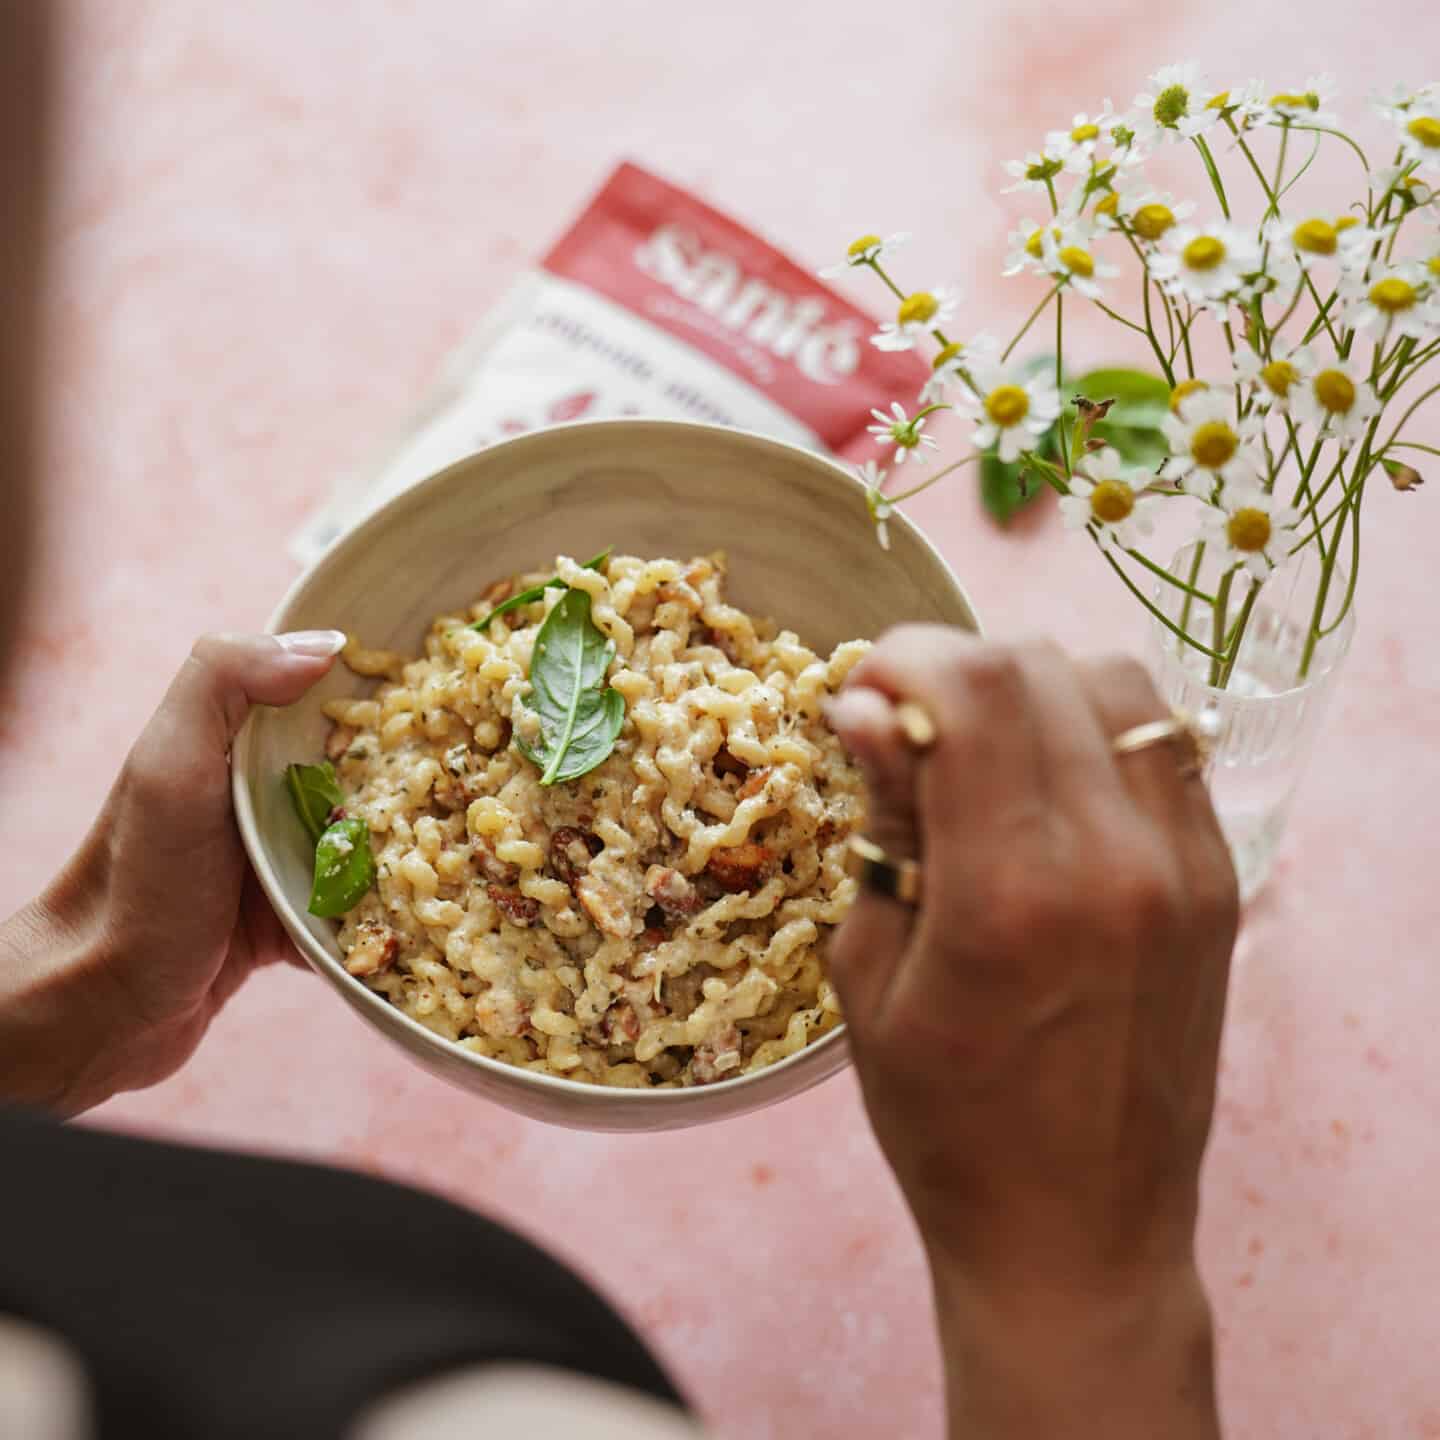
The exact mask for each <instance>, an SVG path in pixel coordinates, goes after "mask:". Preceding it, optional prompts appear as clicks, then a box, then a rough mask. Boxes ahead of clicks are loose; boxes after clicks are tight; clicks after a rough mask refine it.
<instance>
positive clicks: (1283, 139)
mask: <svg viewBox="0 0 1440 1440" xmlns="http://www.w3.org/2000/svg"><path fill="white" fill-rule="evenodd" d="M1231 128H1232V129H1233V128H1234V125H1233V123H1232V125H1231ZM1289 148H1290V127H1289V126H1288V125H1282V126H1281V127H1280V153H1279V154H1278V155H1276V157H1275V178H1274V179H1273V180H1271V182H1270V189H1271V191H1272V192H1273V193H1272V195H1271V196H1270V208H1269V210H1267V211H1266V212H1265V214H1266V216H1267V218H1268V217H1269V216H1271V215H1273V216H1275V218H1276V219H1277V220H1278V219H1279V218H1280V197H1281V196H1282V195H1283V194H1284V193H1285V189H1284V182H1285V155H1286V152H1287V151H1288V150H1289Z"/></svg>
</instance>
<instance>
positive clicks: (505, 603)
mask: <svg viewBox="0 0 1440 1440" xmlns="http://www.w3.org/2000/svg"><path fill="white" fill-rule="evenodd" d="M614 548H615V547H614V546H613V545H607V546H606V547H605V548H604V549H603V550H602V551H601V552H600V553H599V554H598V555H592V556H591V557H590V559H588V560H587V561H586V562H585V565H584V567H583V568H584V569H586V570H603V569H604V568H605V562H606V561H607V560H608V559H609V558H610V552H611V551H612V550H613V549H614ZM564 588H565V582H564V581H563V580H562V579H561V578H560V577H559V576H558V575H552V576H551V577H550V578H549V579H548V580H546V581H545V582H544V583H543V584H541V585H532V586H531V587H530V588H529V589H528V590H522V591H521V592H520V593H519V594H518V595H512V596H511V597H510V598H509V599H508V600H502V601H501V602H500V604H498V605H497V606H496V607H495V608H494V609H493V610H492V611H491V612H490V613H489V614H488V615H487V616H486V617H485V618H484V619H483V620H476V621H474V622H473V623H472V624H471V625H469V626H467V627H466V628H467V629H470V630H478V631H479V632H480V633H481V634H482V635H483V634H484V633H485V632H486V631H487V630H488V629H489V628H490V622H491V621H492V620H495V619H498V618H499V617H500V616H501V615H508V614H509V613H510V612H511V611H512V610H518V609H519V608H520V607H521V606H522V605H533V604H534V603H535V602H536V601H537V600H542V599H544V597H545V592H546V591H547V590H563V589H564Z"/></svg>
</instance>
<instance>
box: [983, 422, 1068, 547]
mask: <svg viewBox="0 0 1440 1440" xmlns="http://www.w3.org/2000/svg"><path fill="white" fill-rule="evenodd" d="M1035 453H1036V454H1037V455H1039V456H1040V458H1041V459H1042V460H1054V459H1055V458H1056V457H1057V456H1058V455H1059V454H1060V442H1059V439H1058V437H1057V436H1056V433H1055V426H1053V425H1052V426H1051V427H1050V428H1049V429H1048V430H1047V431H1046V432H1045V433H1044V434H1043V435H1042V436H1041V437H1040V442H1039V444H1037V445H1036V447H1035ZM1049 488H1050V487H1049V485H1047V484H1046V483H1045V481H1044V479H1043V478H1042V477H1041V476H1039V475H1031V476H1030V477H1029V478H1028V479H1027V478H1026V476H1025V467H1024V465H1022V464H1021V463H1020V462H1019V461H1018V460H1009V461H1006V460H1002V459H1001V458H1000V456H999V455H998V454H997V452H996V451H994V450H987V451H986V452H985V455H984V456H983V457H982V459H981V461H980V500H981V503H982V504H983V505H984V506H985V509H986V511H987V512H988V513H989V515H990V518H991V519H992V520H994V521H995V522H996V524H998V525H1008V524H1009V523H1010V522H1011V520H1013V519H1014V518H1015V516H1016V515H1018V514H1019V513H1020V511H1021V510H1023V509H1024V508H1025V507H1026V506H1027V505H1029V504H1031V503H1032V502H1033V501H1035V500H1037V499H1038V498H1039V497H1040V494H1041V492H1042V491H1045V490H1048V489H1049Z"/></svg>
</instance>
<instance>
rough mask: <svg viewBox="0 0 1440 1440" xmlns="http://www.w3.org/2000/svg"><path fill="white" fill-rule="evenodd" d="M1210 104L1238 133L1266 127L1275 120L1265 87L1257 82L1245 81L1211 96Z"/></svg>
mask: <svg viewBox="0 0 1440 1440" xmlns="http://www.w3.org/2000/svg"><path fill="white" fill-rule="evenodd" d="M1210 104H1211V106H1212V107H1214V108H1215V109H1218V110H1219V111H1220V114H1221V115H1222V116H1223V117H1224V118H1225V119H1227V120H1229V122H1230V123H1231V124H1232V125H1233V126H1234V127H1235V128H1236V129H1237V130H1240V131H1245V130H1254V129H1256V128H1257V127H1258V126H1261V125H1268V124H1270V123H1271V122H1272V121H1273V120H1274V118H1275V112H1274V110H1273V109H1271V106H1270V102H1269V100H1268V99H1267V98H1266V94H1265V87H1264V85H1263V84H1261V82H1260V81H1259V80H1247V81H1246V82H1245V83H1244V84H1243V85H1240V86H1237V87H1236V88H1234V89H1232V90H1226V91H1224V92H1223V93H1222V94H1220V95H1216V96H1213V97H1212V98H1211V100H1210Z"/></svg>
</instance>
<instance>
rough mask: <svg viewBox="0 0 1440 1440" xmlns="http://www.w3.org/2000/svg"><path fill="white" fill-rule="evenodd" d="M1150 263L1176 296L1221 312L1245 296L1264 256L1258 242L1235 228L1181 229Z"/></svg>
mask: <svg viewBox="0 0 1440 1440" xmlns="http://www.w3.org/2000/svg"><path fill="white" fill-rule="evenodd" d="M1145 264H1146V266H1147V267H1148V269H1149V271H1150V273H1151V274H1152V275H1153V276H1154V277H1155V279H1156V280H1157V281H1159V283H1160V284H1161V285H1163V286H1164V287H1165V289H1166V290H1167V291H1168V292H1169V293H1170V294H1171V295H1179V296H1181V297H1182V298H1184V299H1186V300H1189V301H1190V302H1191V303H1192V304H1194V305H1209V306H1212V307H1214V308H1217V309H1218V308H1220V307H1221V306H1222V305H1223V304H1224V303H1225V302H1226V301H1228V300H1231V299H1233V298H1235V297H1237V296H1239V295H1241V294H1243V292H1244V291H1245V288H1246V284H1247V280H1248V279H1249V278H1250V277H1252V276H1254V275H1256V274H1257V273H1258V272H1259V270H1260V252H1259V249H1258V247H1257V246H1256V244H1255V240H1254V237H1253V236H1251V235H1248V234H1246V233H1245V232H1244V231H1243V230H1239V229H1237V228H1236V227H1235V226H1234V225H1223V224H1212V225H1206V226H1204V227H1203V228H1199V229H1197V228H1196V227H1195V226H1193V225H1177V226H1175V227H1174V228H1173V229H1171V230H1167V231H1166V232H1165V233H1164V236H1163V237H1162V239H1161V241H1160V247H1159V249H1157V250H1153V251H1151V252H1150V253H1149V254H1148V255H1147V256H1146V257H1145Z"/></svg>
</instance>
